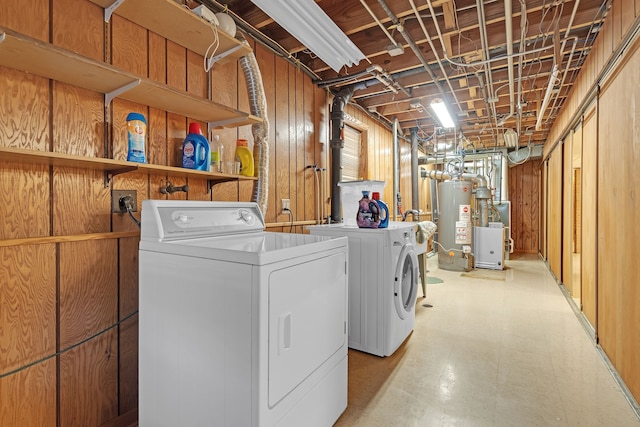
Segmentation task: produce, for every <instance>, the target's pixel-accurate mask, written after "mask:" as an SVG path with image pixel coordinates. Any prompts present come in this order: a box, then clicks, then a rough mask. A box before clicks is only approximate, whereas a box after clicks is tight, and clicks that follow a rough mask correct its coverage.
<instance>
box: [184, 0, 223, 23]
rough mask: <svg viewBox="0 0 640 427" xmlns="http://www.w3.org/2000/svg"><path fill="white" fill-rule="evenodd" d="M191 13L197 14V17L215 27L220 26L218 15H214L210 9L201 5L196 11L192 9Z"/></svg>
mask: <svg viewBox="0 0 640 427" xmlns="http://www.w3.org/2000/svg"><path fill="white" fill-rule="evenodd" d="M191 12H193V13H195V14H196V15H198V16H199V17H201V18H202V19H204V20H206V21H209V22H211V23H212V24H213V25H215V26H216V27H217V26H218V25H220V24H219V23H218V18H217V17H216V14H215V13H213V12H212V11H210V10H209V9H207V8H206V7H205V6H204V5H202V4H201V5H200V6H198V7H196V8H194V9H191Z"/></svg>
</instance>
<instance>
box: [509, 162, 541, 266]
mask: <svg viewBox="0 0 640 427" xmlns="http://www.w3.org/2000/svg"><path fill="white" fill-rule="evenodd" d="M539 177H540V160H530V161H528V162H526V163H524V164H522V165H518V166H514V167H511V168H509V177H508V179H509V200H510V201H511V221H512V224H511V226H512V229H511V237H512V238H513V240H514V252H525V253H537V252H538V236H539V233H540V221H539V218H540V216H539V213H540V212H539V211H540V209H539V200H540V179H539Z"/></svg>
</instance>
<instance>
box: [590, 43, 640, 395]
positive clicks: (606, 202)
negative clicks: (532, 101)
mask: <svg viewBox="0 0 640 427" xmlns="http://www.w3.org/2000/svg"><path fill="white" fill-rule="evenodd" d="M639 67H640V42H636V43H635V44H634V45H633V46H632V48H631V49H630V50H629V53H628V54H627V56H626V57H625V58H624V60H623V63H622V64H621V68H620V71H619V73H618V74H617V75H615V77H613V78H612V79H610V80H609V81H608V82H607V83H608V84H607V85H605V86H603V87H602V92H601V95H600V99H599V105H598V128H597V136H598V147H599V149H598V157H597V161H598V164H597V170H598V173H597V188H598V191H597V203H596V214H597V243H598V252H597V265H598V271H597V307H598V310H597V332H598V337H599V342H600V345H601V346H602V348H603V350H604V351H605V352H606V354H607V356H608V357H609V359H610V360H612V362H613V363H614V365H615V366H616V369H617V371H618V373H619V374H620V376H621V377H622V378H623V380H624V381H625V384H627V386H628V387H629V389H630V390H631V391H632V393H633V394H634V395H635V396H640V371H638V364H639V363H640V322H639V321H638V319H640V289H639V287H638V283H640V270H639V269H638V265H637V261H636V254H637V252H638V248H639V247H640V245H639V244H638V233H637V231H636V230H637V222H638V219H637V213H638V212H639V211H640V197H638V188H639V187H640V176H639V174H638V164H640V135H638V132H637V127H636V126H635V122H636V121H637V117H638V111H637V106H636V101H637V99H638V97H639V96H640V76H639V75H638V72H637V70H638V68H639ZM620 105H625V106H630V107H629V108H620ZM585 128H586V125H585Z"/></svg>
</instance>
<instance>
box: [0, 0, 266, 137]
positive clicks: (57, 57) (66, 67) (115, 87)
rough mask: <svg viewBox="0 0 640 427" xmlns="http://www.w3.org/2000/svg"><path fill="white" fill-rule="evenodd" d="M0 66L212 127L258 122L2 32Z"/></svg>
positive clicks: (113, 68)
mask: <svg viewBox="0 0 640 427" xmlns="http://www.w3.org/2000/svg"><path fill="white" fill-rule="evenodd" d="M134 1H138V0H134ZM163 1H164V0H163ZM169 3H170V2H169ZM178 9H179V8H178ZM179 11H180V10H179ZM196 18H197V17H196ZM0 65H3V66H5V67H9V68H15V69H19V70H22V71H26V72H29V73H33V74H35V75H38V76H42V77H45V78H49V79H53V80H56V81H60V82H63V83H68V84H71V85H74V86H78V87H82V88H84V89H89V90H92V91H95V92H100V93H103V94H105V97H106V99H107V102H109V101H110V100H111V99H113V98H116V97H117V98H122V99H126V100H128V101H133V102H136V103H138V104H142V105H148V106H151V107H154V108H158V109H160V110H164V111H168V112H171V113H176V114H180V115H184V116H187V117H189V118H191V119H194V120H199V121H203V122H207V123H209V124H210V125H211V126H212V127H216V126H226V127H236V126H241V125H246V124H253V123H257V122H259V121H260V119H259V118H257V117H255V116H251V115H250V114H248V113H245V112H242V111H239V110H235V109H233V108H230V107H227V106H224V105H221V104H217V103H215V102H212V101H209V100H207V99H205V98H200V97H196V96H193V95H190V94H188V93H186V92H184V91H180V90H177V89H174V88H171V87H168V86H165V85H163V84H160V83H158V82H155V81H153V80H150V79H147V78H144V77H140V76H137V75H135V74H132V73H129V72H126V71H124V70H120V69H117V68H115V67H113V66H111V65H108V64H106V63H103V62H98V61H94V60H92V59H89V58H86V57H83V56H81V55H78V54H76V53H73V52H70V51H67V50H65V49H61V48H59V47H57V46H54V45H52V44H50V43H44V42H42V41H39V40H36V39H32V38H30V37H28V36H25V35H21V34H18V33H15V32H13V31H11V30H8V29H5V28H2V27H0Z"/></svg>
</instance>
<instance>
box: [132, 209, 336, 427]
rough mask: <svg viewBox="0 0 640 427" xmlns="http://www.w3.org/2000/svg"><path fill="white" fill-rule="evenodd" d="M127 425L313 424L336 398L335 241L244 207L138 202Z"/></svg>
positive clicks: (327, 414)
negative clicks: (131, 410)
mask: <svg viewBox="0 0 640 427" xmlns="http://www.w3.org/2000/svg"><path fill="white" fill-rule="evenodd" d="M139 255H140V273H139V274H140V278H139V282H140V323H139V343H140V344H139V365H140V366H139V425H140V426H141V427H151V426H153V427H161V426H171V427H175V426H183V427H185V426H216V427H218V426H228V427H237V426H250V427H256V426H296V427H297V426H301V425H304V426H318V427H327V426H331V425H333V424H334V422H335V421H336V420H337V419H338V417H339V416H340V414H341V413H342V412H343V411H344V409H345V408H346V406H347V334H346V322H347V273H346V272H347V260H348V250H347V239H346V238H329V237H322V236H310V235H305V234H289V233H270V232H264V221H263V217H262V214H261V213H260V210H259V208H258V205H257V204H255V203H235V202H198V201H178V200H145V201H144V202H143V204H142V230H141V241H140V250H139Z"/></svg>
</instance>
